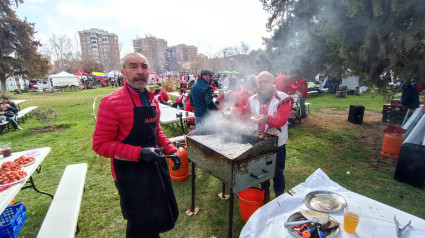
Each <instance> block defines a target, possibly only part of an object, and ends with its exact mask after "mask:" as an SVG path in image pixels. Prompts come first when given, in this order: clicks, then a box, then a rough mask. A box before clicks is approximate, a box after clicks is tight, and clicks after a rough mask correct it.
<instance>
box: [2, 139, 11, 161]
mask: <svg viewBox="0 0 425 238" xmlns="http://www.w3.org/2000/svg"><path fill="white" fill-rule="evenodd" d="M0 150H1V153H2V155H3V157H9V156H11V155H12V150H11V148H10V143H9V142H6V143H1V144H0Z"/></svg>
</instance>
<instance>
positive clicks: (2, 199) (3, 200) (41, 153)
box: [0, 147, 53, 214]
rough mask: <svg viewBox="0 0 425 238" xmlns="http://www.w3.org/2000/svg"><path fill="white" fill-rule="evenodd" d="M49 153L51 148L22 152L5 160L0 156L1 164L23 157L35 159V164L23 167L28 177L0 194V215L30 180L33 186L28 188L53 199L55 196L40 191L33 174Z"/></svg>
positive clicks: (13, 154)
mask: <svg viewBox="0 0 425 238" xmlns="http://www.w3.org/2000/svg"><path fill="white" fill-rule="evenodd" d="M49 152H50V147H44V148H39V149H34V150H26V151H21V152H15V153H12V155H11V156H9V157H6V158H3V156H0V164H2V163H4V162H6V161H13V160H14V159H16V158H19V157H20V156H22V155H24V156H32V157H34V158H35V162H34V163H33V164H31V165H28V166H26V167H23V170H24V171H25V172H27V173H28V176H27V178H26V179H24V180H22V181H20V182H18V183H15V184H13V185H12V186H11V187H9V188H8V189H6V190H3V191H1V192H0V214H1V213H2V212H3V211H4V209H5V208H6V207H7V205H9V203H10V201H12V199H13V198H14V197H15V196H16V194H18V192H19V190H21V188H22V187H23V186H24V185H25V183H26V182H27V181H28V180H30V181H29V182H31V185H30V186H28V187H32V188H33V189H34V190H36V191H37V192H39V193H43V194H46V195H49V196H51V197H52V198H53V196H52V195H51V194H48V193H45V192H42V191H39V190H38V189H37V188H36V187H35V185H34V181H33V179H32V174H33V173H34V171H36V169H37V168H38V166H39V165H40V164H41V162H43V160H44V158H46V156H47V155H48V154H49ZM0 188H1V187H0ZM25 188H27V187H25Z"/></svg>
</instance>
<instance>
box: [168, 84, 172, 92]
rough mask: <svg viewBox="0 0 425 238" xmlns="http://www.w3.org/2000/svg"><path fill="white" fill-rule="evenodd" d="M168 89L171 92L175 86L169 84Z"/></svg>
mask: <svg viewBox="0 0 425 238" xmlns="http://www.w3.org/2000/svg"><path fill="white" fill-rule="evenodd" d="M167 90H168V92H169V93H171V92H172V91H173V86H171V85H168V87H167Z"/></svg>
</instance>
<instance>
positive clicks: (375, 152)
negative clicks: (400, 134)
mask: <svg viewBox="0 0 425 238" xmlns="http://www.w3.org/2000/svg"><path fill="white" fill-rule="evenodd" d="M307 116H308V117H307V118H306V119H303V121H302V123H301V124H302V125H303V126H307V127H309V126H311V127H312V128H319V129H320V128H323V129H331V130H340V129H344V130H348V131H353V132H356V133H357V132H358V131H359V130H361V134H362V136H360V137H359V138H356V139H355V140H356V141H355V143H359V144H361V145H363V146H364V147H368V148H369V149H370V155H369V160H370V163H369V165H370V166H371V167H372V168H374V169H375V170H377V171H381V172H391V173H392V172H394V168H395V166H396V164H397V158H390V157H387V156H383V155H381V154H380V152H381V147H382V142H383V139H384V135H385V133H384V132H383V130H384V129H385V128H386V127H387V126H388V125H389V124H388V123H383V122H382V114H381V113H376V112H372V111H365V112H364V116H363V123H362V124H353V123H351V122H349V121H348V109H347V110H346V111H335V110H334V109H333V108H322V109H320V111H319V112H314V113H308V114H307ZM394 126H400V125H394Z"/></svg>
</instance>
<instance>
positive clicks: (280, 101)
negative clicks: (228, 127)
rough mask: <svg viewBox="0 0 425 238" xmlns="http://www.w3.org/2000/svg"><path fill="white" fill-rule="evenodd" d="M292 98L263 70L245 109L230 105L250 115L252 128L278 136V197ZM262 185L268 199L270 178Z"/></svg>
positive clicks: (282, 184)
mask: <svg viewBox="0 0 425 238" xmlns="http://www.w3.org/2000/svg"><path fill="white" fill-rule="evenodd" d="M291 101H292V100H291V97H289V96H288V95H287V94H286V93H284V92H280V91H276V90H275V88H274V86H273V75H272V74H271V73H270V72H267V71H263V72H261V73H259V74H258V76H257V94H255V95H253V96H251V97H250V98H249V103H248V104H247V105H246V106H244V107H242V108H228V109H224V111H226V110H230V111H231V112H232V114H233V113H234V112H239V113H240V114H241V115H250V116H251V117H250V118H251V121H252V123H253V124H252V127H253V128H254V129H255V130H258V131H262V132H266V133H268V134H272V135H273V134H274V135H277V136H278V137H279V141H278V150H277V155H276V167H275V176H274V177H273V188H274V192H275V195H276V197H277V196H279V195H281V194H282V193H284V190H285V176H284V175H283V170H284V169H285V159H286V147H285V144H286V140H287V139H288V123H287V122H288V118H289V114H290V112H291V109H292V103H291ZM261 188H262V189H264V190H265V191H266V200H268V199H269V188H270V180H267V181H265V182H263V183H261Z"/></svg>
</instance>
